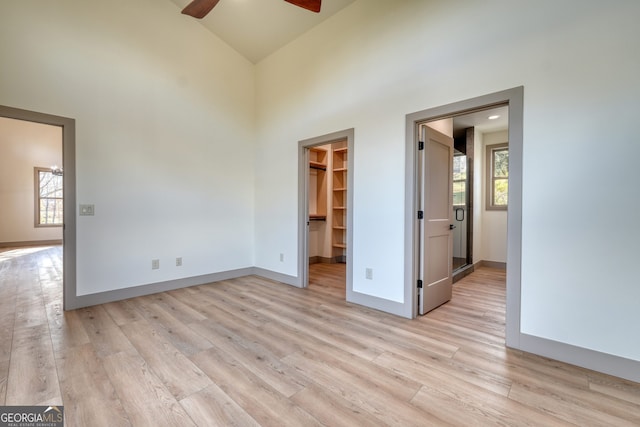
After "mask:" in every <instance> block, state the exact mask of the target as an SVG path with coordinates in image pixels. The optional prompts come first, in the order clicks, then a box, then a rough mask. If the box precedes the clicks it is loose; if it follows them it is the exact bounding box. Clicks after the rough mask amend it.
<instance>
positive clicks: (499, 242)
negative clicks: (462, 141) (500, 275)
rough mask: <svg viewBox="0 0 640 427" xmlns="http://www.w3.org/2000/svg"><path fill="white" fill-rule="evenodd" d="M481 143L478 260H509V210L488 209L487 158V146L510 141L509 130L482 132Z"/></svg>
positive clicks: (477, 150) (478, 151) (479, 149)
mask: <svg viewBox="0 0 640 427" xmlns="http://www.w3.org/2000/svg"><path fill="white" fill-rule="evenodd" d="M480 139H481V141H482V142H481V144H480V145H479V146H478V148H477V149H476V156H477V157H478V158H480V159H482V167H481V168H480V177H481V182H482V186H478V187H476V188H481V189H482V191H480V192H479V194H480V198H481V200H479V203H477V204H476V205H475V206H478V207H479V209H480V210H481V218H482V219H481V221H482V234H481V239H480V252H479V255H480V256H476V257H475V258H477V260H478V261H480V260H483V261H495V262H507V211H499V210H487V191H488V189H489V187H488V185H491V184H488V183H487V168H488V167H490V164H489V162H490V161H491V159H487V150H486V148H487V146H489V145H495V144H503V143H505V142H509V134H508V131H506V130H505V131H500V132H491V133H482V134H480Z"/></svg>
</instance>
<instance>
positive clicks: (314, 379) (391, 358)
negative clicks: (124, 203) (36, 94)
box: [0, 247, 640, 427]
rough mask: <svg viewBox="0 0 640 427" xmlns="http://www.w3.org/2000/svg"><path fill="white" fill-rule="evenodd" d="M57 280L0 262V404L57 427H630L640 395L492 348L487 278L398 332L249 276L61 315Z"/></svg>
mask: <svg viewBox="0 0 640 427" xmlns="http://www.w3.org/2000/svg"><path fill="white" fill-rule="evenodd" d="M61 265H62V264H61V259H60V248H58V247H50V248H30V249H24V250H4V251H2V252H0V283H1V284H0V343H1V345H2V347H1V348H0V404H5V405H31V404H38V405H49V404H51V405H60V404H63V405H64V407H65V418H66V425H67V426H102V425H103V426H127V425H135V426H190V425H200V426H214V425H224V426H226V425H238V426H256V425H264V426H296V427H299V426H316V425H326V426H376V425H397V426H431V425H435V426H437V425H457V426H470V425H510V426H513V425H516V426H519V425H540V426H555V425H578V426H595V425H602V426H625V425H628V426H631V425H634V426H637V425H640V385H638V384H636V383H631V382H628V381H623V380H620V379H616V378H613V377H610V376H607V375H602V374H598V373H595V372H592V371H588V370H585V369H581V368H577V367H574V366H570V365H567V364H564V363H559V362H555V361H551V360H547V359H544V358H541V357H536V356H532V355H528V354H523V353H521V352H518V351H513V350H508V349H506V348H505V347H504V298H505V277H504V273H503V272H502V271H499V270H492V269H487V268H484V269H480V271H478V272H476V273H474V274H472V275H470V276H468V277H466V278H464V279H463V280H461V281H460V282H458V283H457V284H456V285H455V286H454V297H453V300H452V301H451V302H450V303H448V304H446V305H444V306H442V307H441V308H439V309H437V310H435V311H434V312H432V313H430V314H429V315H427V316H423V317H421V318H419V319H416V320H407V319H402V318H399V317H395V316H392V315H388V314H384V313H381V312H378V311H375V310H371V309H367V308H363V307H359V306H355V305H352V304H349V303H347V302H345V301H344V296H340V295H336V294H333V293H332V292H328V291H327V289H329V288H331V286H325V287H314V286H312V287H310V288H309V289H307V290H302V289H297V288H293V287H290V286H287V285H282V284H279V283H276V282H272V281H269V280H265V279H262V278H259V277H253V276H251V277H245V278H241V279H235V280H229V281H223V282H219V283H216V284H211V285H203V286H196V287H193V288H187V289H181V290H176V291H171V292H164V293H160V294H156V295H150V296H146V297H140V298H135V299H131V300H127V301H122V302H116V303H110V304H105V305H100V306H95V307H90V308H85V309H80V310H76V311H71V312H66V313H65V312H63V311H62V303H61V277H62V276H61Z"/></svg>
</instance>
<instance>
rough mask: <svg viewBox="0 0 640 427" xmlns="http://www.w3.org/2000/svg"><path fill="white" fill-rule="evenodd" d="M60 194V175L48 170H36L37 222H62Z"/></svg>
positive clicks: (41, 223)
mask: <svg viewBox="0 0 640 427" xmlns="http://www.w3.org/2000/svg"><path fill="white" fill-rule="evenodd" d="M62 196H63V191H62V176H61V175H54V174H53V173H51V171H49V170H38V206H37V207H38V224H40V225H61V224H62V223H63V211H62V206H63V202H62V200H63V199H62Z"/></svg>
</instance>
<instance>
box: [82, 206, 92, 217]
mask: <svg viewBox="0 0 640 427" xmlns="http://www.w3.org/2000/svg"><path fill="white" fill-rule="evenodd" d="M94 214H95V208H94V205H80V216H93V215H94Z"/></svg>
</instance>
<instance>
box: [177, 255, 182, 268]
mask: <svg viewBox="0 0 640 427" xmlns="http://www.w3.org/2000/svg"><path fill="white" fill-rule="evenodd" d="M176 267H182V257H181V256H179V257H178V258H176Z"/></svg>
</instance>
